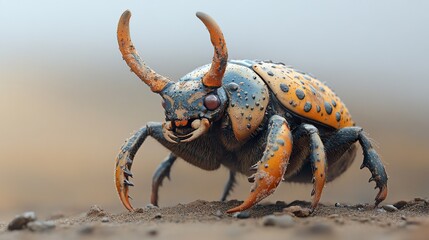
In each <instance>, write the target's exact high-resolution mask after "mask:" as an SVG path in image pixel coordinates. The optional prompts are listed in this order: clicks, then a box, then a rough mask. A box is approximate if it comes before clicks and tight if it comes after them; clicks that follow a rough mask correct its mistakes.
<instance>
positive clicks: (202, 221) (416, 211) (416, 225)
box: [0, 198, 429, 240]
mask: <svg viewBox="0 0 429 240" xmlns="http://www.w3.org/2000/svg"><path fill="white" fill-rule="evenodd" d="M238 204H240V202H239V201H235V200H232V201H228V202H207V201H200V200H199V201H195V202H191V203H189V204H179V205H177V206H174V207H165V208H157V207H153V206H146V207H145V208H140V209H136V211H135V212H123V213H119V214H111V213H109V212H106V211H105V210H103V209H102V208H101V207H98V206H92V207H91V208H90V209H89V210H88V212H86V213H82V214H80V215H77V216H63V215H61V214H56V215H52V216H50V217H48V218H47V219H39V220H41V221H45V220H49V221H51V222H50V223H51V224H52V223H54V224H55V228H53V229H48V230H37V229H36V230H33V231H32V230H29V229H23V230H15V231H8V230H7V225H8V223H6V222H1V223H0V229H1V231H0V239H76V238H85V239H119V238H121V237H126V239H148V238H154V239H205V240H207V239H261V238H265V239H285V238H286V237H290V238H293V239H312V238H317V239H346V238H347V239H365V240H369V239H427V237H428V236H429V202H428V200H427V199H422V198H416V199H413V200H411V201H401V202H398V203H395V204H393V205H395V206H397V208H398V209H392V208H391V207H390V208H389V207H386V206H384V207H379V208H374V207H373V206H370V205H368V204H357V205H346V204H338V203H337V204H334V205H323V204H321V205H320V206H319V208H318V209H317V211H316V212H314V213H312V214H311V215H310V216H306V217H297V216H295V214H297V212H296V211H292V212H295V214H294V213H292V212H291V211H290V210H291V209H292V210H293V209H295V210H303V212H304V215H305V210H306V207H308V204H309V203H307V202H302V201H294V202H292V203H289V204H286V203H284V202H277V203H275V204H264V205H257V206H255V207H254V208H252V209H251V210H249V211H246V212H243V213H241V214H240V215H238V216H237V215H233V214H225V211H226V210H227V209H229V208H231V207H234V206H237V205H238ZM291 206H292V208H290V207H291ZM384 208H386V209H387V210H388V211H386V210H385V209H384ZM389 210H390V211H392V212H390V211H389ZM301 213H302V212H301ZM298 215H299V214H298ZM267 225H268V226H267Z"/></svg>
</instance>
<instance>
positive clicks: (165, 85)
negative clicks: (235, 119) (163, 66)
mask: <svg viewBox="0 0 429 240" xmlns="http://www.w3.org/2000/svg"><path fill="white" fill-rule="evenodd" d="M130 17H131V13H130V11H128V10H127V11H125V12H124V13H123V14H122V16H121V19H120V20H119V23H118V32H117V34H118V43H119V49H120V51H121V53H122V56H123V58H124V60H125V61H126V62H127V64H128V66H129V67H130V68H131V70H132V71H133V72H134V73H135V74H136V75H137V76H138V77H139V78H140V79H141V80H142V81H143V82H144V83H146V84H147V85H148V86H149V87H150V88H151V90H152V91H153V92H155V93H158V94H160V95H161V97H162V98H163V103H162V105H163V107H164V109H165V116H166V122H165V123H164V124H163V134H164V137H165V139H166V140H168V141H170V142H174V143H177V142H190V141H192V140H194V139H196V138H198V137H200V136H201V135H203V134H205V133H207V132H208V130H209V128H210V126H211V124H212V123H213V122H214V121H216V120H218V119H219V118H220V117H221V116H222V115H223V113H224V110H225V107H226V105H227V97H226V93H225V91H224V89H223V88H221V86H222V78H223V75H224V73H225V70H226V65H227V60H228V51H227V48H226V44H225V39H224V37H223V34H222V31H221V30H220V28H219V26H218V25H217V24H216V22H215V21H214V20H213V19H212V18H211V17H210V16H208V15H206V14H204V13H200V12H198V13H197V17H198V18H199V19H200V20H201V21H202V22H203V23H204V25H205V26H206V27H207V29H208V31H209V33H210V39H211V42H212V44H213V47H214V56H213V61H212V64H211V67H210V69H209V70H208V71H207V72H206V73H205V74H204V76H203V77H202V78H201V79H198V80H197V79H183V81H179V82H176V83H175V82H173V81H171V80H169V79H168V78H166V77H163V76H161V75H159V74H157V73H156V72H155V71H153V70H152V69H151V68H149V67H148V66H147V65H146V64H145V63H144V62H143V60H142V59H141V58H140V56H139V54H138V53H137V51H136V50H135V48H134V45H133V43H132V42H131V38H130V32H129V20H130Z"/></svg>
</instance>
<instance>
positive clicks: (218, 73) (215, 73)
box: [196, 12, 228, 87]
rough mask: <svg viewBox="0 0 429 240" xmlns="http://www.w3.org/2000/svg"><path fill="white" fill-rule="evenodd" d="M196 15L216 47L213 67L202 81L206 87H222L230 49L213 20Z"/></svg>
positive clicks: (199, 13) (207, 16)
mask: <svg viewBox="0 0 429 240" xmlns="http://www.w3.org/2000/svg"><path fill="white" fill-rule="evenodd" d="M196 15H197V17H198V18H199V19H200V20H201V21H202V22H203V23H204V25H206V27H207V29H208V30H209V33H210V40H211V41H212V44H213V47H214V56H213V61H212V65H211V67H210V70H209V71H208V72H207V73H206V75H204V77H203V79H202V81H203V84H204V86H206V87H220V86H221V85H222V78H223V74H224V73H225V69H226V64H227V61H228V49H227V48H226V43H225V39H224V37H223V33H222V31H221V30H220V28H219V26H218V25H217V23H216V22H215V21H214V20H213V18H211V17H210V16H209V15H207V14H205V13H202V12H197V14H196Z"/></svg>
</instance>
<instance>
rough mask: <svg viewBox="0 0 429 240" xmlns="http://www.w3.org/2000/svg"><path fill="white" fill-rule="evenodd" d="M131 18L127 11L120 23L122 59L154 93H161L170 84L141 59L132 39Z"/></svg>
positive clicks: (118, 34) (119, 35)
mask: <svg viewBox="0 0 429 240" xmlns="http://www.w3.org/2000/svg"><path fill="white" fill-rule="evenodd" d="M130 18H131V12H130V11H129V10H126V11H125V12H124V13H123V14H122V16H121V18H120V19H119V23H118V31H117V36H118V44H119V50H120V51H121V53H122V58H123V59H124V60H125V62H127V64H128V66H129V67H130V68H131V71H133V72H134V73H135V74H136V75H137V76H138V77H139V78H140V79H141V80H142V81H143V82H144V83H146V84H147V85H148V86H149V87H150V90H152V92H155V93H159V92H161V91H162V89H164V87H165V86H166V85H167V84H168V83H169V82H170V80H169V79H168V78H166V77H164V76H161V75H159V74H158V73H156V72H155V71H154V70H152V69H151V68H150V67H148V66H147V65H146V64H145V63H144V62H143V60H142V59H141V58H140V56H139V54H138V53H137V51H136V49H135V48H134V45H133V43H132V42H131V37H130V26H129V23H130Z"/></svg>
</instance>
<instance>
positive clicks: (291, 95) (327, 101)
mask: <svg viewBox="0 0 429 240" xmlns="http://www.w3.org/2000/svg"><path fill="white" fill-rule="evenodd" d="M252 68H253V69H254V70H255V72H257V73H258V74H259V75H260V76H261V77H262V79H264V81H265V82H266V83H267V85H268V86H269V87H270V89H271V90H272V91H273V92H274V95H275V96H276V97H277V98H278V99H279V100H280V102H281V103H282V104H283V106H285V107H286V108H287V109H289V110H291V111H292V112H294V113H296V114H297V115H299V116H302V117H305V118H308V119H311V120H313V121H317V122H320V123H323V124H326V125H328V126H331V127H334V128H337V129H338V128H343V127H349V126H354V122H353V120H352V119H351V116H350V113H349V111H348V110H347V108H346V106H345V105H344V103H343V102H342V101H341V100H340V98H339V97H338V96H337V95H336V94H335V93H334V92H333V91H332V90H331V89H330V88H329V87H328V86H326V85H325V84H323V83H322V82H320V81H319V80H317V79H316V78H314V77H312V76H310V75H309V74H305V73H303V72H301V71H297V70H295V69H293V68H291V67H287V66H285V65H284V64H281V63H272V62H258V63H255V64H253V66H252Z"/></svg>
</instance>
